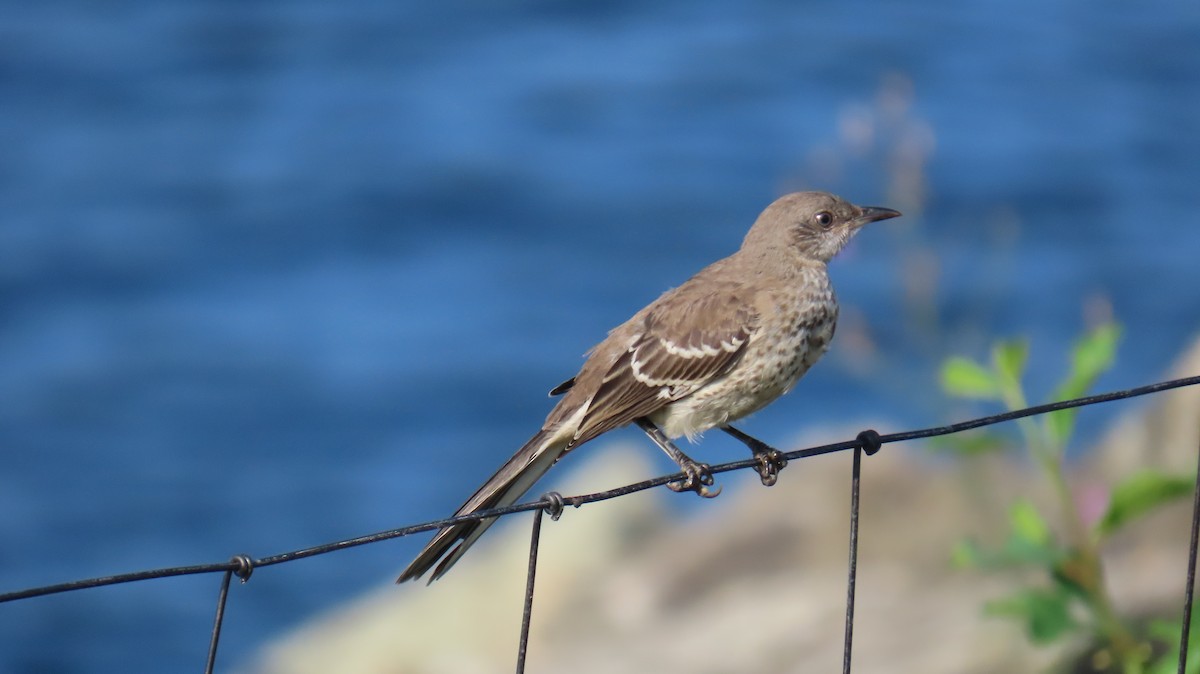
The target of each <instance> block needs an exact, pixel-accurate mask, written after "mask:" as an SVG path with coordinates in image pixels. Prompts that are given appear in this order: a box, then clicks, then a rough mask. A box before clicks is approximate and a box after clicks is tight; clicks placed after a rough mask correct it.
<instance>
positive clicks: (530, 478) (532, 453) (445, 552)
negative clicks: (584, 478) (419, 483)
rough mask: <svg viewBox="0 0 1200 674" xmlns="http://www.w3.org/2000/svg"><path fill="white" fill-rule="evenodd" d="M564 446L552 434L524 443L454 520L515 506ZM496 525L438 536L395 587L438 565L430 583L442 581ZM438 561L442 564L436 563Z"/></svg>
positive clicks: (479, 524) (480, 523) (461, 527)
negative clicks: (476, 542)
mask: <svg viewBox="0 0 1200 674" xmlns="http://www.w3.org/2000/svg"><path fill="white" fill-rule="evenodd" d="M566 445H567V443H566V442H565V441H562V440H558V439H556V438H554V437H553V433H550V432H548V431H545V430H543V431H539V432H538V433H537V435H534V436H533V437H532V438H530V439H529V442H526V443H525V445H524V446H523V447H521V449H519V450H517V453H516V454H514V455H513V457H512V458H511V459H509V460H508V462H507V463H505V464H504V465H503V466H501V467H500V470H498V471H496V474H495V475H493V476H492V477H491V478H490V479H489V480H488V481H487V482H485V483H484V485H483V486H482V487H480V488H479V491H476V492H475V494H474V495H473V496H471V498H469V499H467V502H466V503H464V504H463V505H462V507H461V508H459V509H458V512H456V513H454V515H455V517H457V516H459V515H466V514H469V513H473V512H477V511H480V510H489V509H491V508H503V507H504V506H508V505H512V504H513V503H516V502H517V499H519V498H521V496H522V495H523V494H524V493H525V492H526V491H528V490H529V488H530V487H532V486H533V483H534V482H537V481H538V478H540V477H541V476H543V475H545V474H546V471H548V470H550V466H553V465H554V462H555V461H557V460H558V458H559V457H560V456H562V454H563V452H564V451H565V450H566ZM495 522H496V518H494V517H491V518H488V519H483V520H474V521H471V522H460V523H458V524H452V525H450V526H448V527H445V528H443V529H442V530H440V531H438V532H437V535H435V536H434V537H433V540H431V541H429V544H428V545H426V546H425V549H423V550H421V554H419V555H417V558H416V559H414V560H413V561H412V563H411V564H409V565H408V568H406V569H405V570H404V572H403V573H401V574H400V577H399V578H397V579H396V582H397V583H403V582H404V581H406V580H415V579H417V578H420V577H421V576H423V575H425V572H426V571H428V570H429V569H430V568H432V567H433V565H434V564H437V568H436V569H434V571H433V575H432V576H430V578H429V582H430V583H432V582H433V581H435V580H437V579H438V578H441V577H442V575H444V574H445V573H446V572H447V571H449V570H450V567H452V566H454V563H455V562H457V561H458V560H459V558H460V557H462V556H463V554H464V553H465V552H466V551H467V548H470V547H471V545H472V544H474V543H475V541H476V539H478V538H479V537H480V536H481V535H483V532H484V531H487V528H488V527H490V526H492V524H494V523H495ZM439 560H441V561H440V562H439Z"/></svg>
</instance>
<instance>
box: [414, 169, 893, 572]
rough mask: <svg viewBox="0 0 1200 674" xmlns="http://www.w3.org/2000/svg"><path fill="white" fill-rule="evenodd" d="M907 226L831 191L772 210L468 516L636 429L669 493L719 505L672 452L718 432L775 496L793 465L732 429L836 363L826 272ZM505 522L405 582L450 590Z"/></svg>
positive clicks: (547, 428) (564, 403)
mask: <svg viewBox="0 0 1200 674" xmlns="http://www.w3.org/2000/svg"><path fill="white" fill-rule="evenodd" d="M898 215H900V213H898V212H897V211H893V210H891V209H888V208H875V207H864V206H855V205H854V204H851V203H849V202H847V201H844V200H842V199H840V198H838V197H836V196H834V195H832V194H826V193H824V192H797V193H794V194H788V195H786V196H784V197H781V198H780V199H778V200H777V201H775V202H774V203H772V204H771V205H770V206H768V207H767V208H766V210H764V211H763V212H762V214H761V215H759V216H758V220H757V221H755V223H754V226H753V227H751V228H750V231H749V233H747V234H746V238H745V240H743V242H742V247H741V248H740V249H739V250H738V251H737V252H736V253H734V254H733V255H730V256H729V257H727V258H725V259H723V260H718V261H717V262H714V263H713V264H711V265H709V266H707V267H705V268H704V269H702V270H701V271H700V272H699V273H698V274H696V275H695V276H693V277H692V278H690V279H688V281H687V282H685V283H684V284H683V285H681V286H679V287H678V288H675V289H673V290H668V291H667V292H665V293H663V295H662V296H661V297H659V298H658V299H657V300H655V301H654V302H651V303H650V305H649V306H647V307H646V308H645V309H642V310H641V311H639V312H637V313H636V314H634V316H633V318H630V319H629V320H628V321H626V322H625V323H623V324H621V325H619V326H617V328H616V329H614V330H613V331H612V332H610V333H608V337H607V338H605V339H604V341H602V342H600V343H599V344H598V345H596V347H595V348H593V349H592V350H591V351H590V352H589V354H588V356H587V360H586V361H585V362H584V364H583V368H582V369H581V370H580V371H579V374H577V375H575V376H574V377H573V378H571V379H569V380H567V381H565V382H563V383H562V384H560V385H559V386H557V387H555V388H554V389H553V390H552V391H551V392H550V393H551V395H562V399H561V400H559V402H558V404H557V405H555V406H554V409H553V410H552V411H551V412H550V415H549V416H548V417H546V422H545V423H544V424H542V429H541V430H540V431H538V432H537V433H536V434H535V435H534V436H533V437H532V438H530V440H529V442H527V443H525V446H523V447H521V449H519V450H517V453H516V454H514V455H513V457H512V458H511V459H509V460H508V462H507V463H505V464H504V465H503V466H501V467H500V470H498V471H496V474H495V475H493V476H492V477H491V479H489V480H488V481H487V482H486V483H484V485H483V486H482V487H480V488H479V490H478V491H476V492H475V494H474V495H473V496H471V498H469V499H467V502H466V503H465V504H463V506H462V507H461V508H459V509H458V512H457V513H456V515H465V514H467V513H472V512H476V511H479V510H486V509H489V508H498V507H503V506H506V505H511V504H513V503H515V502H516V501H517V499H519V498H520V497H521V496H522V495H523V494H524V493H525V492H526V491H527V490H528V489H529V488H530V487H532V486H533V483H534V482H536V481H537V480H538V478H540V477H541V476H542V475H544V474H545V473H546V471H547V470H549V469H550V467H551V466H553V465H554V463H555V462H556V461H558V460H559V459H560V458H562V456H563V455H564V454H566V453H567V452H569V451H571V450H572V449H575V448H576V447H578V446H579V445H582V444H583V443H585V442H587V441H588V440H592V439H593V438H596V437H597V436H599V435H601V434H603V433H606V432H608V431H611V430H613V429H614V428H619V427H621V426H625V425H627V424H631V423H633V424H637V425H638V426H639V427H640V428H641V429H642V430H643V431H645V432H646V434H647V435H649V436H650V439H651V440H653V441H654V443H655V444H657V445H658V446H659V447H660V448H662V450H663V451H665V452H666V453H667V455H668V456H670V457H671V458H672V459H674V460H675V462H676V463H678V464H679V468H680V470H681V471H682V472H683V473H684V475H685V479H683V480H681V481H679V482H674V483H671V484H670V485H669V486H670V487H671V488H672V489H674V490H676V491H684V490H690V491H695V492H696V493H698V494H700V495H701V496H716V494H717V492H716V491H710V490H709V489H708V487H709V486H710V485H712V483H713V478H712V473H711V472H710V471H709V468H708V466H707V465H706V464H701V463H697V462H696V461H693V460H692V459H691V458H689V457H688V456H687V455H686V454H684V453H683V452H682V451H680V450H679V448H678V447H676V446H675V444H674V443H672V442H671V439H672V438H678V437H680V436H686V437H687V438H688V439H689V440H691V439H694V438H695V437H696V436H697V435H699V434H701V433H703V432H704V431H706V430H708V429H710V428H720V429H721V430H723V431H725V432H727V433H729V434H730V435H732V436H733V437H735V438H737V439H738V440H740V441H741V442H743V443H745V444H746V445H747V446H748V447H749V448H750V450H751V451H752V452H753V453H754V455H755V456H756V457H758V459H759V463H760V465H759V474H760V476H761V478H762V482H763V484H765V485H771V484H774V483H775V479H776V477H777V475H778V473H779V470H780V469H781V468H783V466H784V465H785V464H786V461H785V460H784V457H783V455H782V453H781V452H779V451H778V450H776V449H774V448H772V447H771V446H769V445H767V444H766V443H763V442H761V441H759V440H756V439H754V438H752V437H750V436H748V435H746V434H745V433H742V432H741V431H739V430H737V429H735V428H733V427H732V426H730V425H729V424H730V422H732V421H736V420H737V419H740V418H742V417H744V416H746V415H748V414H751V413H753V412H756V411H758V410H759V409H762V408H763V407H764V406H765V405H767V404H768V403H770V402H771V401H773V400H775V399H776V398H778V397H779V396H781V395H783V394H784V393H787V392H788V391H789V390H790V389H791V388H792V386H793V385H795V383H796V381H797V380H798V379H800V377H801V376H803V375H804V373H805V372H807V371H808V368H809V367H811V366H812V364H813V363H815V362H817V359H818V358H820V357H821V354H823V353H825V350H826V349H827V348H828V347H829V340H830V339H832V338H833V331H834V327H835V325H836V323H837V316H838V304H837V299H836V298H835V297H834V294H833V287H832V286H831V285H830V283H829V276H828V274H827V273H826V269H825V265H826V263H828V262H829V260H830V259H832V258H833V256H834V255H836V254H837V253H838V251H840V250H841V249H842V247H843V246H845V245H846V242H847V241H849V240H850V237H852V236H854V234H855V232H857V231H858V230H859V228H860V227H862V226H863V225H865V224H867V223H869V222H874V221H876V220H884V219H887V218H894V217H896V216H898ZM717 491H719V490H717ZM493 522H495V518H491V519H485V520H477V521H473V522H463V523H460V524H454V525H451V526H448V527H446V528H444V529H442V530H440V531H439V532H438V533H437V534H436V535H435V536H434V537H433V540H431V541H430V542H429V544H428V545H426V546H425V549H424V550H422V551H421V554H419V555H418V556H417V558H416V559H415V560H413V562H412V564H410V565H409V566H408V568H407V569H405V570H404V572H403V573H402V574H400V577H399V579H397V581H396V582H404V581H406V580H412V579H415V578H419V577H421V576H422V575H424V574H425V572H427V571H428V570H429V569H431V568H433V566H434V565H435V564H436V565H437V568H436V569H434V572H433V575H432V576H431V578H430V581H429V582H433V581H434V580H436V579H438V578H440V577H441V576H442V575H443V574H445V573H446V572H447V571H448V570H449V569H450V567H451V566H453V565H454V563H455V562H457V561H458V560H459V558H461V557H462V555H463V553H465V552H466V551H467V549H468V548H469V547H471V545H472V544H473V543H474V542H475V541H476V540H477V539H478V538H479V536H480V535H481V534H483V532H484V531H485V530H487V528H488V527H489V526H491V525H492V523H493Z"/></svg>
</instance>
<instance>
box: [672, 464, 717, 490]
mask: <svg viewBox="0 0 1200 674" xmlns="http://www.w3.org/2000/svg"><path fill="white" fill-rule="evenodd" d="M679 469H680V470H681V471H683V474H684V475H685V476H686V477H685V478H684V479H682V480H678V481H676V482H668V483H667V487H669V488H670V489H671V491H694V492H696V493H697V494H698V495H700V496H703V497H704V498H714V497H716V496H717V495H718V494H720V493H721V488H720V487H717V488H716V489H709V487H711V486H712V485H713V474H712V468H710V467H709V465H708V464H707V463H697V462H695V461H693V460H691V459H687V460H685V461H680V462H679Z"/></svg>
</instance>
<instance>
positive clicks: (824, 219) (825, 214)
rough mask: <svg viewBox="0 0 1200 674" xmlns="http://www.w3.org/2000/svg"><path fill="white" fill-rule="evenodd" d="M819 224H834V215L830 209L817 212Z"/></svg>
mask: <svg viewBox="0 0 1200 674" xmlns="http://www.w3.org/2000/svg"><path fill="white" fill-rule="evenodd" d="M817 224H819V225H821V226H822V227H828V226H829V225H831V224H833V215H832V214H831V213H830V212H829V211H821V212H820V213H817Z"/></svg>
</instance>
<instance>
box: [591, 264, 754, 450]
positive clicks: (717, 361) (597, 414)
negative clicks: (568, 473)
mask: <svg viewBox="0 0 1200 674" xmlns="http://www.w3.org/2000/svg"><path fill="white" fill-rule="evenodd" d="M687 290H690V288H685V287H681V288H679V289H678V291H683V292H676V293H675V294H669V295H667V296H664V297H663V298H661V300H660V301H659V302H656V303H655V304H654V305H653V306H651V307H650V308H649V309H648V310H647V311H646V312H644V313H643V314H641V315H640V316H639V317H635V318H634V324H633V325H632V326H630V327H632V328H633V336H632V337H627V341H626V347H625V348H624V350H623V351H621V352H619V353H618V354H617V356H616V358H615V359H612V360H611V361H609V362H610V363H611V364H609V365H608V367H607V368H606V369H599V368H598V367H596V366H597V365H598V366H600V367H603V366H604V365H605V363H603V362H601V363H592V362H589V363H586V364H585V365H584V369H583V370H582V371H581V372H580V375H579V377H578V378H577V379H576V385H575V388H576V389H579V388H580V386H581V385H582V384H583V383H584V382H586V383H588V384H589V385H590V386H588V388H592V387H594V390H595V393H594V394H592V395H591V396H590V400H589V401H588V402H587V403H586V404H587V411H586V412H585V413H584V416H583V418H582V419H581V420H580V423H579V429H578V431H577V432H576V436H575V441H574V442H573V443H572V446H574V445H579V444H581V443H584V442H587V441H588V440H591V439H592V438H595V437H596V436H598V435H600V434H602V433H606V432H608V431H610V430H612V429H614V428H619V427H621V426H624V425H626V424H628V423H631V422H633V421H634V420H636V419H639V418H641V417H644V416H646V415H648V414H651V413H653V412H654V411H656V410H658V409H659V408H661V407H662V406H664V405H666V404H668V403H670V402H672V401H675V400H679V399H680V398H683V397H685V396H687V395H689V394H691V393H693V392H695V391H696V390H698V389H700V388H701V387H703V386H704V385H705V384H707V383H709V382H710V381H712V380H713V379H716V378H717V377H720V376H721V375H723V374H725V373H726V372H728V371H729V368H731V367H732V366H733V365H734V363H736V362H737V360H738V358H739V357H740V356H741V354H742V353H743V351H744V350H745V348H746V344H747V343H748V342H749V341H750V336H751V334H752V333H753V332H754V330H755V328H756V327H757V325H758V316H757V314H756V313H755V310H754V304H753V303H752V302H751V301H750V299H751V298H750V297H748V296H747V292H746V291H745V289H744V288H738V287H737V286H726V287H723V288H720V292H713V291H712V290H713V289H711V288H710V289H709V292H705V293H703V294H697V293H689V292H687ZM617 333H618V331H614V337H616V336H618V334H617ZM598 351H599V349H598ZM606 360H607V359H606ZM589 366H593V367H591V368H589ZM589 370H591V371H589Z"/></svg>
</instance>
